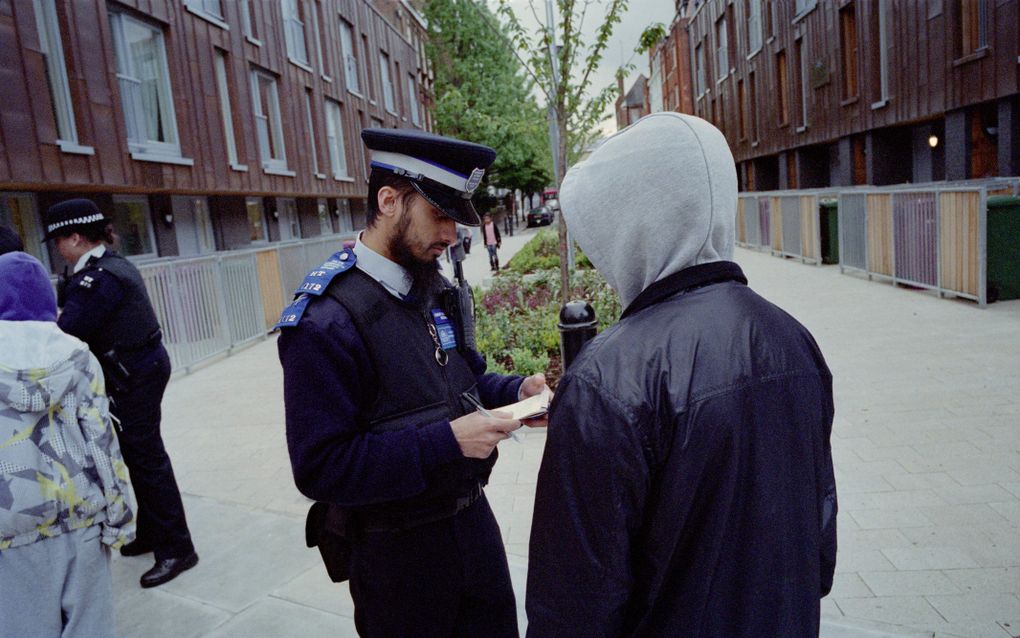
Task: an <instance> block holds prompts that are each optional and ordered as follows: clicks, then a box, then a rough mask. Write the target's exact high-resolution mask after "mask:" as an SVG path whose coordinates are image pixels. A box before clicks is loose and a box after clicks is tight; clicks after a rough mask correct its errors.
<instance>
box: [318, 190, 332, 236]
mask: <svg viewBox="0 0 1020 638" xmlns="http://www.w3.org/2000/svg"><path fill="white" fill-rule="evenodd" d="M315 214H316V215H317V216H318V218H319V232H320V233H321V234H323V235H332V234H333V220H331V219H330V218H329V206H328V205H327V204H326V200H324V199H320V200H318V201H317V202H316V203H315Z"/></svg>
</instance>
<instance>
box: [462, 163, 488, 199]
mask: <svg viewBox="0 0 1020 638" xmlns="http://www.w3.org/2000/svg"><path fill="white" fill-rule="evenodd" d="M484 176H485V171H484V170H482V169H480V168H476V169H474V170H473V171H471V176H470V177H468V180H467V182H465V183H464V192H466V193H467V194H468V195H471V194H472V193H474V192H475V189H476V188H478V185H479V184H481V183H482V177H484Z"/></svg>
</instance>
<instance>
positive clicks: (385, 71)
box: [379, 49, 397, 115]
mask: <svg viewBox="0 0 1020 638" xmlns="http://www.w3.org/2000/svg"><path fill="white" fill-rule="evenodd" d="M390 64H391V60H390V54H389V53H387V52H385V51H383V50H382V49H380V50H379V84H380V85H381V86H382V94H383V108H385V109H386V112H387V113H389V114H390V115H396V114H397V98H396V91H394V89H393V74H392V72H391V69H390Z"/></svg>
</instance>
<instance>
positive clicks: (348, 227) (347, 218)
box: [336, 199, 354, 233]
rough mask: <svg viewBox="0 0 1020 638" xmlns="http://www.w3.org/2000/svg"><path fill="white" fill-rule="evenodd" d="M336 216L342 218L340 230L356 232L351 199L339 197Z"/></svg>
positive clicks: (342, 231)
mask: <svg viewBox="0 0 1020 638" xmlns="http://www.w3.org/2000/svg"><path fill="white" fill-rule="evenodd" d="M336 216H337V217H338V218H339V219H340V232H341V233H351V232H354V220H353V219H352V218H351V200H349V199H338V200H337V202H336Z"/></svg>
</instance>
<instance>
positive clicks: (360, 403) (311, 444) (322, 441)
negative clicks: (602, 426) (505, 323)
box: [279, 250, 522, 527]
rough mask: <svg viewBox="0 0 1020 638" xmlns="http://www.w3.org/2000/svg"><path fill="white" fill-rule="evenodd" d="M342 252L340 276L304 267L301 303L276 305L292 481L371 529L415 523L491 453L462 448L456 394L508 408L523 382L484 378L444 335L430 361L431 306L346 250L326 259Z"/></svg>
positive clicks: (479, 366) (437, 511)
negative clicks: (455, 425) (380, 278)
mask: <svg viewBox="0 0 1020 638" xmlns="http://www.w3.org/2000/svg"><path fill="white" fill-rule="evenodd" d="M343 254H346V256H344V257H343V259H345V260H349V263H347V264H346V266H345V268H344V271H343V272H341V273H337V274H335V275H333V274H332V273H331V275H330V276H331V279H329V280H328V281H324V280H322V279H321V278H319V279H316V278H315V277H314V275H316V274H317V273H323V272H324V271H323V270H318V271H312V273H310V274H309V278H306V282H305V283H304V284H303V285H302V287H301V288H299V291H301V290H302V289H304V290H305V291H309V296H307V297H305V299H307V301H304V302H303V304H304V306H303V309H300V310H299V311H298V312H296V313H295V312H292V311H291V309H290V308H288V309H285V310H284V319H285V320H286V319H289V321H283V322H282V324H283V325H284V326H286V327H282V329H281V330H282V333H281V336H280V339H279V355H280V361H281V363H282V365H283V371H284V400H285V406H286V421H287V446H288V450H289V453H290V459H291V466H292V469H293V472H294V480H295V483H296V485H297V487H298V489H299V490H300V491H301V493H303V494H304V495H306V496H308V497H309V498H312V499H314V500H316V501H320V502H325V503H330V504H333V505H337V506H341V507H342V508H344V510H345V511H347V512H350V513H352V514H353V520H355V521H358V522H359V523H361V524H364V525H366V526H368V527H373V526H379V527H386V526H388V525H391V524H392V525H393V526H394V527H407V526H413V525H414V524H416V523H419V522H421V521H423V520H428V519H430V518H434V516H436V515H442V514H443V513H445V512H449V511H450V506H451V504H452V503H454V502H456V500H457V499H459V498H462V497H465V496H467V495H469V494H471V493H472V492H473V491H474V492H475V493H477V490H478V487H479V486H480V485H483V484H484V483H485V482H486V481H487V480H488V476H489V472H490V470H491V468H492V465H493V463H494V462H495V460H496V452H495V451H493V454H492V456H490V457H489V458H488V459H485V460H477V459H468V458H465V457H464V456H463V454H462V453H461V451H460V446H459V444H458V443H457V442H456V440H455V439H454V437H453V433H452V430H451V429H450V421H452V420H454V419H456V418H458V417H460V416H463V415H464V414H467V413H468V412H470V411H472V410H473V408H472V407H471V404H470V403H469V402H468V401H466V400H465V399H463V398H462V395H463V394H464V393H467V392H470V393H473V394H474V395H475V396H476V397H478V398H480V399H481V401H482V403H483V404H484V405H486V406H491V407H495V406H499V405H505V404H507V403H512V402H514V401H516V400H517V393H518V390H519V388H520V384H521V381H522V379H521V378H520V377H510V376H504V375H497V374H486V373H485V362H484V360H483V359H482V357H481V356H480V355H479V354H478V353H477V352H475V351H474V350H471V349H469V348H465V347H463V344H459V347H457V346H452V345H451V344H449V343H447V344H446V345H447V346H449V347H447V348H445V351H446V353H447V355H448V357H449V360H448V363H447V365H445V366H441V365H439V363H438V362H437V360H436V340H435V339H433V337H432V335H431V333H430V324H432V325H433V326H434V325H435V324H436V316H435V313H434V312H433V313H425V312H423V311H421V310H420V309H418V308H417V307H416V306H414V305H413V304H411V303H408V302H406V301H402V300H400V299H397V298H396V297H395V296H394V295H392V294H391V293H389V292H387V291H386V289H385V288H383V286H382V285H381V284H379V283H378V282H376V281H375V280H374V279H372V278H371V277H370V276H369V275H367V274H365V273H364V272H362V271H361V270H360V269H358V268H353V267H350V266H352V265H353V262H354V254H353V252H352V251H350V250H345V251H343V253H337V255H334V258H333V259H332V260H331V262H332V263H334V264H336V263H337V259H338V257H339V256H341V255H343ZM331 262H327V264H329V263H331ZM309 281H313V282H314V281H318V282H319V283H308V282H309ZM301 305H302V298H301V297H299V298H298V302H297V306H298V307H301ZM294 306H295V304H292V307H291V308H293V307H294Z"/></svg>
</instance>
